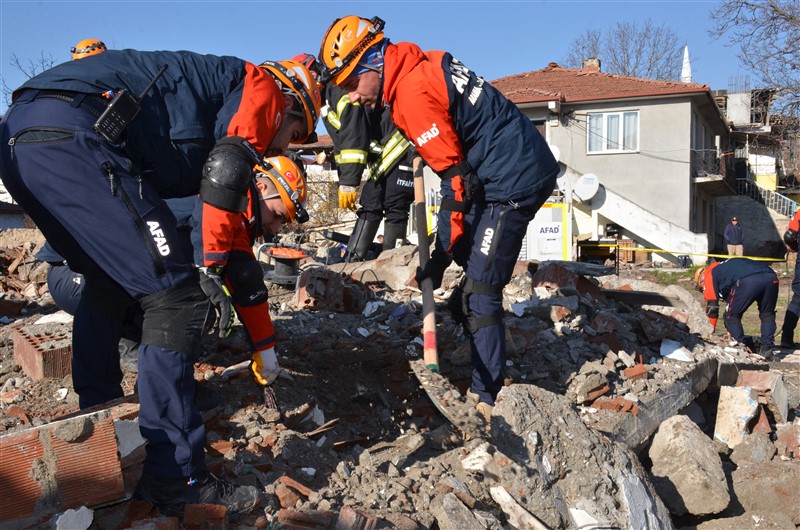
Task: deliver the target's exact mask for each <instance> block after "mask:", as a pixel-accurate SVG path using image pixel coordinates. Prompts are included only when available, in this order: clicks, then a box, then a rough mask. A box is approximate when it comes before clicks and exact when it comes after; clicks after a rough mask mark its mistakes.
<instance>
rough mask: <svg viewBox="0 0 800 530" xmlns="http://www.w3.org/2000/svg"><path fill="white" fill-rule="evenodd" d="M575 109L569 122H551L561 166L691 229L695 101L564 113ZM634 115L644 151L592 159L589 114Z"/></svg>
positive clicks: (550, 135) (598, 107) (550, 136)
mask: <svg viewBox="0 0 800 530" xmlns="http://www.w3.org/2000/svg"><path fill="white" fill-rule="evenodd" d="M570 109H573V110H574V114H573V115H572V116H571V117H570V119H569V120H568V121H566V122H565V121H564V119H562V120H561V121H560V122H556V121H555V120H552V119H551V120H549V121H548V128H547V129H548V130H547V133H548V141H549V142H550V144H551V145H555V146H557V147H558V149H559V151H560V159H561V161H562V162H564V163H565V164H567V165H568V166H570V167H571V168H572V169H574V170H575V171H577V172H578V173H579V174H585V173H594V174H595V175H597V176H598V177H599V180H600V183H601V184H602V185H603V186H605V187H606V188H608V189H610V190H613V191H614V192H615V193H617V194H619V195H620V196H622V197H624V198H625V199H627V200H628V201H630V202H632V203H635V204H637V205H639V206H640V207H641V208H642V209H644V210H645V211H648V212H651V213H652V214H653V215H654V216H655V217H657V218H663V219H669V220H670V222H671V223H672V224H674V225H676V226H678V227H681V228H684V229H687V230H688V229H689V228H690V227H691V220H690V217H691V214H692V212H691V206H690V193H691V188H690V176H689V175H690V164H689V157H690V150H689V146H690V141H691V125H692V123H691V115H692V113H691V101H690V99H689V98H688V97H686V98H680V99H678V98H676V99H665V100H661V101H655V102H652V101H636V102H630V103H626V104H622V103H618V104H613V105H612V104H608V103H606V104H601V103H592V104H585V105H580V106H578V105H574V106H570V105H568V104H566V105H562V111H569V110H570ZM631 110H637V111H639V151H637V152H631V153H610V154H587V140H586V131H587V129H588V114H589V113H593V112H621V111H631ZM529 115H531V116H533V113H529ZM564 123H567V125H566V126H565V125H564ZM628 228H630V229H631V230H633V231H635V227H628Z"/></svg>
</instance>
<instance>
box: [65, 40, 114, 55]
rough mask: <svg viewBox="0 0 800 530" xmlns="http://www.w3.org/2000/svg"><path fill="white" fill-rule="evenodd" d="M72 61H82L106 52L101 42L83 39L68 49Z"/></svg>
mask: <svg viewBox="0 0 800 530" xmlns="http://www.w3.org/2000/svg"><path fill="white" fill-rule="evenodd" d="M69 51H70V53H71V54H72V58H73V59H83V58H84V57H89V56H90V55H97V54H98V53H103V52H104V51H106V45H105V43H104V42H103V41H101V40H97V39H84V40H82V41H80V42H79V43H78V44H76V45H75V46H73V47H72V48H70V49H69Z"/></svg>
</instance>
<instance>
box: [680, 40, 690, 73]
mask: <svg viewBox="0 0 800 530" xmlns="http://www.w3.org/2000/svg"><path fill="white" fill-rule="evenodd" d="M681 82H682V83H691V82H692V63H691V62H690V61H689V45H688V44H687V45H686V46H684V48H683V67H682V68H681Z"/></svg>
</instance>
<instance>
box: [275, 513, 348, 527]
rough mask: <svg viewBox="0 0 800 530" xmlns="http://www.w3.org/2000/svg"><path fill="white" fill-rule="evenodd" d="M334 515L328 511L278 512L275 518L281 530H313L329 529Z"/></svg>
mask: <svg viewBox="0 0 800 530" xmlns="http://www.w3.org/2000/svg"><path fill="white" fill-rule="evenodd" d="M335 517H336V514H335V513H333V512H328V511H312V510H306V511H303V512H296V511H294V510H285V509H284V510H279V511H278V514H277V516H276V519H277V520H278V523H280V525H281V529H282V530H295V529H297V530H306V529H313V528H331V527H332V526H333V521H334V520H335Z"/></svg>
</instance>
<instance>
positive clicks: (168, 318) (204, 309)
mask: <svg viewBox="0 0 800 530" xmlns="http://www.w3.org/2000/svg"><path fill="white" fill-rule="evenodd" d="M139 304H140V305H141V306H142V310H143V311H144V322H143V324H142V343H143V344H150V345H152V346H156V347H158V348H164V349H167V350H173V351H176V352H178V353H182V354H184V355H188V356H189V357H191V358H193V359H194V358H197V357H199V356H200V333H201V330H202V328H203V322H204V320H205V318H206V314H207V313H208V298H206V295H205V294H203V291H202V289H200V284H199V283H198V282H197V281H192V282H190V283H184V284H181V285H177V286H175V287H171V288H169V289H165V290H163V291H159V292H157V293H154V294H151V295H148V296H145V297H144V298H142V299H141V300H139Z"/></svg>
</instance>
